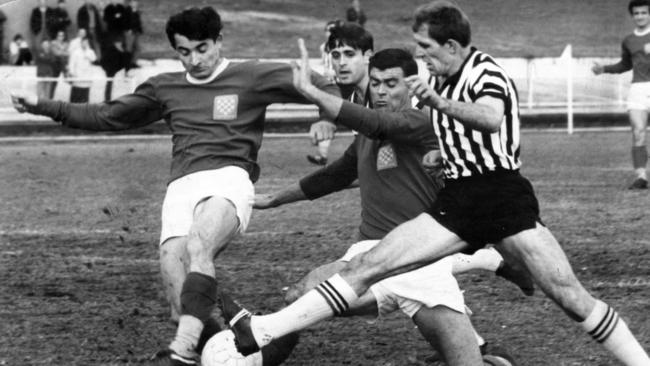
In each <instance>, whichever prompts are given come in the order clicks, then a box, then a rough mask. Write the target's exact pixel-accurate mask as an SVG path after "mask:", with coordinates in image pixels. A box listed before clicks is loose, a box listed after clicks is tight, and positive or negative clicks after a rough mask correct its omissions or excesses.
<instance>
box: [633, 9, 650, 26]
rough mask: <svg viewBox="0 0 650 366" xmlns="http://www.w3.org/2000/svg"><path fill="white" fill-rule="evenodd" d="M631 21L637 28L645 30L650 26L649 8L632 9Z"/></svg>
mask: <svg viewBox="0 0 650 366" xmlns="http://www.w3.org/2000/svg"><path fill="white" fill-rule="evenodd" d="M632 19H634V24H636V26H637V27H639V28H645V27H647V26H648V24H650V7H648V6H646V5H644V6H635V7H633V8H632Z"/></svg>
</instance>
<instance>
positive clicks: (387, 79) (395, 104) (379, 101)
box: [370, 67, 411, 112]
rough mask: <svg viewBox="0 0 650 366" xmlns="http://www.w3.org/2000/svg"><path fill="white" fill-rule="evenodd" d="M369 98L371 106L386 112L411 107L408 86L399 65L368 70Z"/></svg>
mask: <svg viewBox="0 0 650 366" xmlns="http://www.w3.org/2000/svg"><path fill="white" fill-rule="evenodd" d="M370 100H372V107H373V108H374V109H377V110H383V111H386V112H396V111H400V110H404V109H407V108H410V107H411V98H409V88H408V85H406V81H405V80H404V71H403V70H402V68H400V67H391V68H388V69H386V70H379V69H377V68H374V67H373V68H372V69H371V70H370Z"/></svg>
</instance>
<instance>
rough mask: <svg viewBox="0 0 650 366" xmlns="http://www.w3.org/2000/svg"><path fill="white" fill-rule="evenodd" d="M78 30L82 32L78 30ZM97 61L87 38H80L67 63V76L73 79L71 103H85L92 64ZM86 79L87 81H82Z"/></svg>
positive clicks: (88, 92) (88, 91)
mask: <svg viewBox="0 0 650 366" xmlns="http://www.w3.org/2000/svg"><path fill="white" fill-rule="evenodd" d="M80 30H83V28H82V29H80ZM95 60H97V55H95V51H93V49H92V48H91V47H90V42H89V41H88V38H85V37H84V38H81V39H80V42H79V46H78V47H76V48H75V49H73V50H72V51H70V60H69V62H68V76H69V77H71V78H73V80H72V83H71V84H72V89H71V90H70V102H71V103H86V102H88V96H89V95H90V87H91V86H92V80H89V78H90V77H91V76H92V67H93V62H95ZM83 79H88V80H83Z"/></svg>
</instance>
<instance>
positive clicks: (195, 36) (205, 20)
mask: <svg viewBox="0 0 650 366" xmlns="http://www.w3.org/2000/svg"><path fill="white" fill-rule="evenodd" d="M221 28H222V24H221V17H220V16H219V13H217V12H216V10H214V9H213V8H212V7H209V6H206V7H204V8H197V7H193V8H188V9H185V10H183V11H182V12H180V13H177V14H174V15H172V16H171V17H169V20H167V26H166V27H165V31H166V32H167V38H168V39H169V43H171V45H172V47H174V48H176V41H175V40H174V34H180V35H181V36H184V37H187V39H189V40H192V41H202V40H204V39H211V40H213V41H216V40H217V38H219V35H220V34H221Z"/></svg>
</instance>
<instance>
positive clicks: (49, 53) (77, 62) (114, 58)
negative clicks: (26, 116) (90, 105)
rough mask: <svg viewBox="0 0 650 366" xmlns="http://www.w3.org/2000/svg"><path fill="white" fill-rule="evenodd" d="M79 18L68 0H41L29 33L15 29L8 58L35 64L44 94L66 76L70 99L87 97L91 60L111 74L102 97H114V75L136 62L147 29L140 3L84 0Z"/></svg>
mask: <svg viewBox="0 0 650 366" xmlns="http://www.w3.org/2000/svg"><path fill="white" fill-rule="evenodd" d="M2 16H4V14H0V22H3V20H2V19H3V18H2ZM4 19H5V20H6V18H4ZM75 20H76V27H73V21H72V18H71V17H70V13H69V11H68V8H67V5H66V1H65V0H38V2H37V4H36V6H35V7H34V8H33V9H32V11H31V13H30V18H29V34H28V35H23V34H20V33H18V34H15V35H13V37H12V39H11V42H10V43H9V59H8V63H9V64H11V65H17V66H20V65H35V66H36V75H37V76H38V77H39V78H44V79H42V80H40V81H39V82H38V84H37V91H38V94H39V96H42V97H46V98H52V97H53V95H54V91H55V89H56V83H57V82H56V79H57V78H58V77H59V76H61V75H64V76H66V77H67V80H69V81H70V84H71V86H72V89H71V96H70V97H71V100H74V101H78V102H84V101H87V100H88V95H89V90H90V84H91V83H90V81H89V80H88V78H89V77H90V74H91V72H92V66H93V65H97V66H100V67H101V68H102V69H103V70H104V72H105V73H106V77H108V78H109V79H108V81H107V83H106V88H105V92H104V97H105V100H110V99H111V91H112V78H113V77H114V76H115V75H116V74H117V73H118V72H119V71H120V70H126V71H128V70H129V69H132V68H137V67H138V65H137V63H136V60H137V58H138V54H139V51H140V44H139V38H140V36H141V35H142V33H143V28H142V20H141V13H140V8H139V3H138V1H137V0H123V1H115V0H114V1H111V2H110V3H108V4H106V5H105V6H103V7H102V6H101V5H97V4H95V2H94V1H93V0H85V1H84V3H83V4H82V5H81V6H80V7H79V8H78V9H77V12H76V19H75ZM75 29H76V33H75V34H73V30H75ZM84 78H85V79H86V80H83V79H84Z"/></svg>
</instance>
